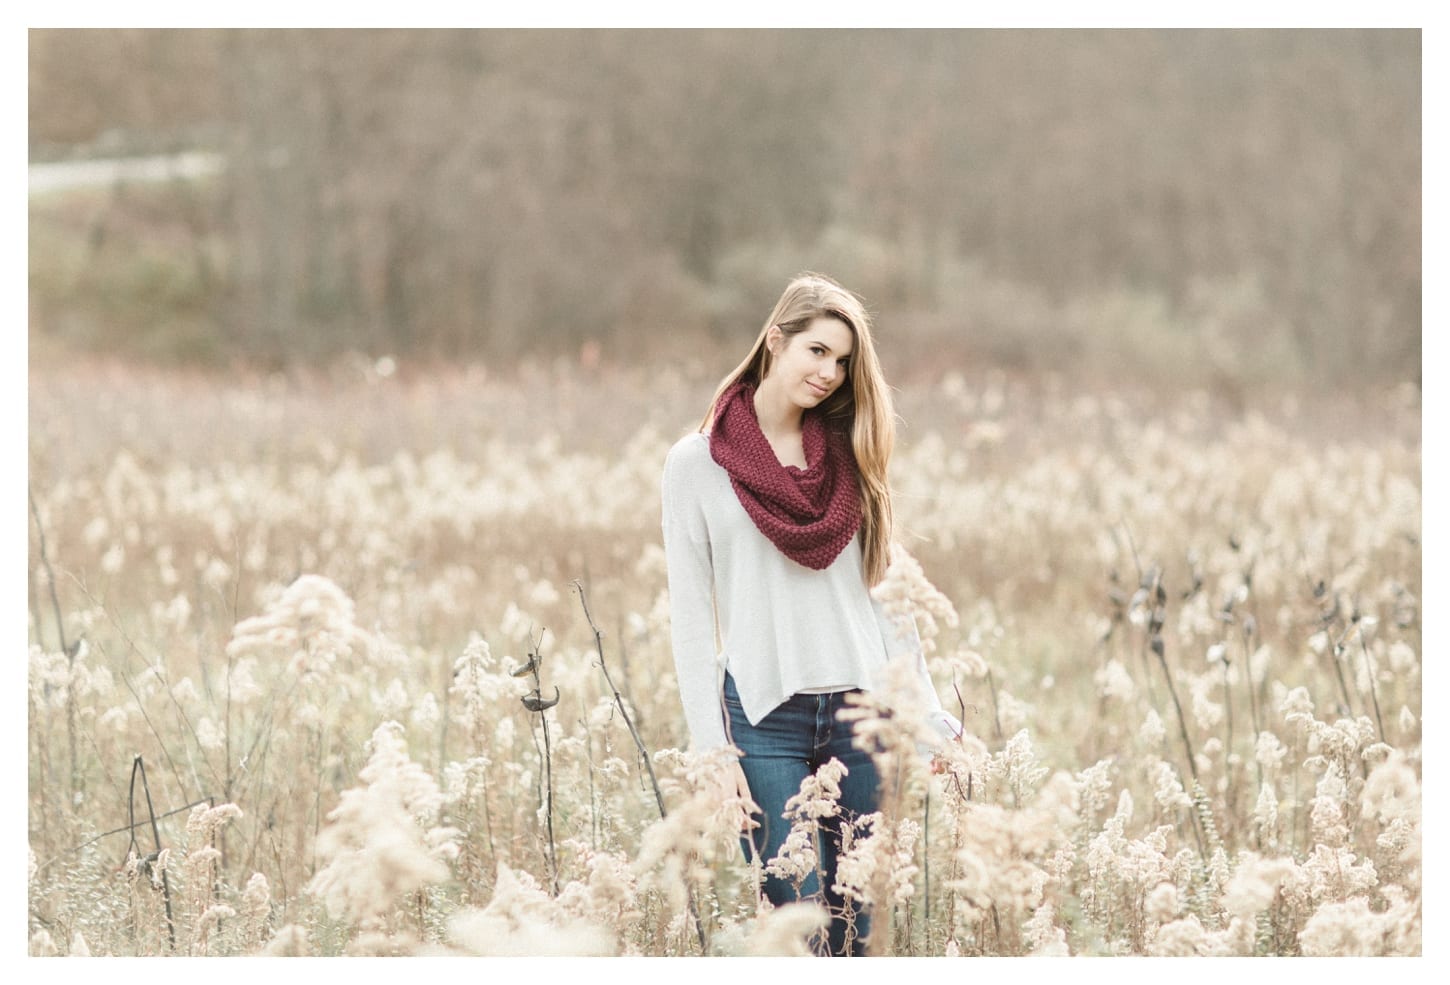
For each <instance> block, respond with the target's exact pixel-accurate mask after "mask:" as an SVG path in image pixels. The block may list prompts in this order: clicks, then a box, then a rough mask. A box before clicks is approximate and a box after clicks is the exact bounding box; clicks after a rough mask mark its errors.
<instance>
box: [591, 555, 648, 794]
mask: <svg viewBox="0 0 1450 985" xmlns="http://www.w3.org/2000/svg"><path fill="white" fill-rule="evenodd" d="M574 588H575V590H576V591H578V593H579V604H580V605H581V606H583V608H584V618H585V619H586V620H587V621H588V623H589V628H590V629H591V630H592V631H593V632H594V649H595V651H596V652H597V653H598V654H599V669H600V670H601V671H602V672H603V673H604V682H605V683H606V684H608V685H609V690H610V692H611V693H612V694H613V695H614V703H615V705H616V706H617V707H618V708H619V713H620V714H621V715H623V716H624V724H625V726H626V727H628V729H629V735H630V738H632V739H634V745H635V748H636V749H638V750H639V758H640V761H641V762H643V763H644V768H645V771H646V772H647V773H648V774H649V782H650V786H651V787H653V788H654V794H655V805H656V806H657V807H658V808H659V811H660V817H662V818H663V817H664V816H665V796H664V794H663V793H661V792H660V784H659V780H657V779H656V778H655V770H654V766H653V764H652V762H651V760H650V755H649V750H648V749H646V748H645V745H644V740H643V739H641V738H640V737H639V731H638V730H637V729H636V728H635V727H634V720H633V719H632V718H630V715H629V709H628V708H627V707H625V704H624V697H623V695H621V694H620V693H619V688H617V687H615V686H614V678H612V677H611V676H610V675H609V665H608V664H607V663H605V662H604V636H603V634H601V633H600V632H599V627H598V626H597V625H595V623H594V617H593V616H592V615H590V614H589V601H588V599H586V598H585V597H584V586H583V585H581V584H580V583H579V582H578V581H575V582H574Z"/></svg>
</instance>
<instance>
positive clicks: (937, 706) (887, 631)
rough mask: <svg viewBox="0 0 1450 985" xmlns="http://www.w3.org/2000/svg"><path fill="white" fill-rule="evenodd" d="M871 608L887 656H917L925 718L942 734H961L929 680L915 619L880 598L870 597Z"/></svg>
mask: <svg viewBox="0 0 1450 985" xmlns="http://www.w3.org/2000/svg"><path fill="white" fill-rule="evenodd" d="M871 611H872V612H874V613H875V614H876V623H877V625H878V626H880V627H881V637H882V638H883V639H884V640H885V641H886V658H887V659H888V660H891V659H894V658H896V657H899V656H901V655H903V654H909V655H911V656H912V657H914V658H915V660H916V674H917V680H918V681H919V682H920V684H921V690H922V697H923V698H924V699H925V701H926V707H927V712H928V716H927V717H928V720H929V721H930V722H931V724H932V726H933V727H934V728H935V729H936V730H937V731H938V732H939V733H941V735H942V736H943V737H944V738H949V739H954V738H956V737H957V736H959V735H961V734H962V723H961V722H959V721H957V719H956V716H954V715H952V714H951V713H950V712H948V711H946V710H945V709H944V708H942V703H941V698H940V696H938V695H937V693H936V685H935V684H934V683H932V679H931V673H930V672H929V671H928V670H927V669H926V654H925V652H924V651H923V648H922V645H921V634H920V633H918V632H917V629H916V619H915V618H914V617H912V616H911V615H910V614H909V613H907V614H903V615H900V616H896V615H893V614H891V613H888V612H887V611H886V606H885V605H884V604H882V602H881V601H880V600H879V599H876V598H872V599H871Z"/></svg>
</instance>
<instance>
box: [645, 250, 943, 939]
mask: <svg viewBox="0 0 1450 985" xmlns="http://www.w3.org/2000/svg"><path fill="white" fill-rule="evenodd" d="M894 440H895V421H894V416H893V411H892V405H891V396H890V393H889V391H888V389H887V387H886V383H885V380H884V379H883V378H882V375H881V367H880V364H879V363H878V362H877V359H876V352H875V349H874V348H873V346H872V341H871V323H870V319H869V318H868V317H867V314H866V310H865V308H864V307H863V306H862V304H861V301H860V300H859V299H858V298H857V297H856V296H855V295H854V294H852V293H850V292H849V291H847V290H845V289H844V288H843V287H841V286H840V285H839V284H837V283H836V282H835V281H833V280H831V279H830V278H828V277H824V276H821V275H819V274H803V275H801V276H799V277H797V278H795V279H794V280H792V281H791V282H790V284H789V285H788V286H787V287H786V289H785V293H784V294H782V295H781V298H780V300H779V301H778V302H777V303H776V305H775V310H774V311H772V312H771V314H770V318H769V320H768V321H766V323H765V326H764V328H762V329H761V331H760V335H759V337H758V338H757V339H756V340H755V345H754V347H753V348H752V349H751V351H750V354H749V355H748V356H747V357H746V358H745V360H744V361H743V362H742V363H741V364H740V365H739V366H737V367H736V368H735V369H734V370H733V371H732V372H731V373H730V374H729V375H728V376H726V377H725V379H724V381H722V382H721V384H720V386H719V388H718V389H717V390H716V392H715V397H714V399H713V400H712V401H711V402H710V408H709V410H708V412H707V413H706V414H705V419H704V421H703V422H702V424H701V426H700V430H699V431H697V432H694V433H691V434H688V435H686V436H685V437H684V438H682V439H681V440H680V441H679V442H678V443H676V444H675V446H674V447H673V448H671V449H670V453H669V455H668V457H667V458H666V460H665V469H664V479H663V483H662V494H663V527H664V542H665V556H666V560H667V567H668V573H669V590H670V623H671V643H672V645H673V649H674V657H675V667H676V671H677V675H678V679H679V687H680V697H681V699H682V702H683V704H684V711H685V720H686V724H687V725H688V727H689V730H690V738H691V742H692V744H693V746H694V748H696V749H711V748H717V747H721V746H727V745H734V746H735V747H736V748H738V749H739V750H740V752H741V754H742V755H741V758H740V760H739V764H738V766H737V767H736V768H735V769H734V770H733V771H732V775H731V776H730V777H729V778H726V779H724V780H723V781H722V782H724V783H726V784H727V789H729V788H730V787H733V788H734V789H735V790H736V791H738V792H740V793H748V795H749V796H750V798H751V799H753V800H754V801H755V803H756V804H757V805H758V806H759V808H760V813H759V814H756V815H754V817H753V818H752V820H753V821H754V822H755V824H754V826H753V828H752V829H751V831H750V834H749V836H748V837H742V839H741V845H742V848H743V849H744V850H745V854H746V857H747V859H749V858H750V857H751V856H752V853H754V854H757V855H758V856H759V858H760V860H761V861H762V863H764V862H768V861H769V860H770V859H771V858H773V857H774V856H775V855H776V853H777V852H778V851H779V850H780V848H781V846H782V845H783V844H784V843H785V840H786V836H787V835H788V834H789V832H790V823H789V821H787V820H786V819H785V817H784V814H785V803H786V800H787V799H789V798H790V797H791V796H793V795H794V794H795V793H797V792H798V791H799V789H800V785H801V781H802V780H804V779H805V778H806V777H807V776H808V775H809V774H811V773H814V772H815V771H816V769H817V768H819V767H820V766H821V765H823V764H824V763H827V762H829V761H830V760H831V759H832V758H833V757H834V758H836V759H839V760H840V761H841V763H842V764H844V765H845V767H846V769H847V773H846V775H845V777H844V778H843V779H842V781H841V797H840V801H839V804H840V807H841V810H842V813H843V815H844V816H845V817H846V818H849V817H853V816H857V815H862V814H867V813H870V812H872V811H874V810H876V809H877V802H878V790H877V787H878V784H879V781H878V777H877V773H876V769H875V767H874V766H873V764H872V762H871V758H870V756H869V755H868V754H867V753H866V752H864V751H863V750H860V749H856V748H854V747H853V746H852V744H851V731H850V727H849V726H848V725H847V724H845V723H842V722H838V721H837V720H836V713H837V712H838V711H840V710H841V709H842V708H843V707H845V705H846V700H845V697H846V695H847V694H848V693H850V692H851V691H853V690H857V689H863V690H869V689H870V687H871V684H872V679H873V675H874V674H875V673H877V672H878V671H879V670H880V668H881V667H882V666H883V665H884V664H885V663H886V662H887V661H888V660H889V659H890V658H892V657H895V656H897V655H898V654H901V653H913V654H915V656H916V660H917V663H918V669H919V675H920V680H921V683H922V687H923V690H924V695H923V698H924V700H925V701H926V702H927V704H928V706H929V707H930V708H931V709H932V710H933V715H934V717H935V718H936V719H937V721H938V722H939V723H940V726H941V729H942V731H943V734H955V731H954V729H959V727H960V726H958V725H956V720H955V719H953V718H952V717H951V716H950V715H947V714H946V713H945V712H943V711H942V710H941V703H940V700H939V698H938V697H937V695H936V691H935V689H934V688H933V686H932V683H931V679H930V677H929V676H928V674H927V671H926V664H925V661H924V660H923V659H922V655H921V644H920V640H919V638H918V637H917V633H916V629H915V626H914V625H906V626H903V625H902V624H900V623H899V622H897V621H896V620H893V619H891V618H890V617H888V616H887V614H886V613H885V611H884V609H883V607H882V606H881V604H880V603H879V602H877V601H875V600H874V599H873V598H872V597H871V595H870V593H869V589H870V588H871V587H872V586H874V585H875V584H877V583H878V582H879V581H881V579H882V577H883V575H884V574H885V572H886V565H887V561H888V559H889V550H890V542H891V522H892V513H891V493H890V489H889V488H888V485H887V476H886V470H887V465H888V462H889V460H890V457H891V450H892V445H893V443H894ZM717 632H718V638H719V642H720V649H719V650H717V647H716V639H717ZM742 787H743V789H742ZM836 823H837V824H839V819H838V820H837V822H836ZM823 828H825V831H824V833H825V837H823V838H822V839H821V841H822V844H821V845H820V846H819V847H820V861H821V866H820V867H821V870H822V872H823V874H824V876H825V878H824V880H823V883H824V885H821V884H819V882H820V881H818V880H817V877H816V876H815V875H814V874H811V875H809V876H807V878H806V879H805V881H804V882H803V883H802V884H801V886H800V890H799V896H800V897H801V898H804V897H816V898H822V899H823V902H824V903H825V904H826V906H827V908H828V909H829V910H830V912H831V914H832V920H831V925H830V929H829V935H828V936H829V942H828V949H829V953H830V954H833V955H856V954H862V953H864V942H865V939H866V936H867V934H868V933H869V915H868V914H866V913H860V912H856V911H855V910H854V909H852V908H851V907H849V906H848V904H847V903H846V901H844V900H842V898H841V896H840V895H839V894H838V893H836V892H835V890H834V889H833V888H832V886H833V883H834V882H835V868H836V865H835V863H836V856H837V852H838V850H839V836H838V834H837V833H836V832H837V828H832V827H827V826H826V825H825V824H823ZM765 894H766V897H767V898H768V899H769V900H770V901H771V902H772V903H774V904H776V905H781V904H784V903H787V902H790V901H792V900H794V899H796V898H797V890H796V887H795V886H794V885H793V884H792V883H791V882H789V881H786V880H784V879H780V878H777V877H775V876H770V875H767V876H766V878H765Z"/></svg>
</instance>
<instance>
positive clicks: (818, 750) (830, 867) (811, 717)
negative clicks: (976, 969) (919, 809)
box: [725, 673, 881, 956]
mask: <svg viewBox="0 0 1450 985" xmlns="http://www.w3.org/2000/svg"><path fill="white" fill-rule="evenodd" d="M847 693H848V692H845V691H838V692H835V693H834V694H796V695H792V696H791V697H790V698H787V699H786V701H785V703H784V704H782V705H780V706H779V707H778V708H776V709H775V710H773V711H772V712H770V714H768V715H766V716H765V717H764V718H762V719H761V720H760V724H759V725H751V724H750V721H749V720H748V719H747V718H746V717H745V711H744V709H743V708H742V707H741V706H740V693H739V692H738V691H737V690H736V689H735V680H734V678H732V677H731V676H730V675H729V674H728V673H727V674H726V675H725V708H726V711H727V712H728V713H729V716H730V720H729V725H730V737H731V739H732V740H733V741H734V743H735V745H737V746H738V747H739V748H740V751H741V752H742V753H744V756H743V757H742V758H741V760H740V767H741V769H742V770H744V771H745V782H746V784H747V785H748V786H749V787H750V796H751V798H752V799H753V800H754V801H755V802H756V804H757V805H759V807H760V809H761V813H759V814H756V815H754V819H755V820H756V821H757V822H759V824H760V826H759V827H758V828H754V829H752V830H751V832H750V833H749V835H748V836H744V837H742V838H741V839H740V845H741V848H742V849H743V850H744V852H745V858H746V860H747V861H749V860H751V858H752V853H754V854H758V855H759V857H760V862H761V865H762V866H764V864H765V863H766V862H768V861H770V859H772V858H774V857H775V855H776V854H777V853H778V852H779V851H780V848H781V846H782V845H784V844H785V839H786V836H787V835H789V834H790V827H791V825H790V822H789V821H788V820H786V818H785V802H786V801H787V800H789V799H790V798H791V797H793V796H795V794H797V793H799V792H800V787H801V781H802V780H804V779H805V778H806V777H807V776H809V775H810V774H812V773H814V772H815V771H816V770H817V769H818V768H819V767H820V766H822V765H824V764H825V763H828V762H830V761H831V759H832V758H835V759H839V760H840V761H841V763H842V764H843V765H844V766H845V767H846V770H847V773H846V775H845V776H844V777H842V778H841V798H840V801H839V804H840V807H841V814H842V815H844V816H845V818H847V819H851V818H855V817H858V816H860V815H863V814H870V813H871V812H873V811H875V810H877V809H878V804H879V803H880V789H879V788H880V785H881V780H880V778H879V776H878V775H877V773H876V766H875V764H874V763H872V761H871V757H870V756H869V755H868V754H867V753H866V752H865V751H863V750H861V749H857V748H855V747H854V746H852V745H851V727H850V724H849V723H847V722H838V721H836V712H838V711H840V710H841V709H842V708H844V707H846V701H845V695H846V694H847ZM840 823H841V819H840V818H824V819H822V820H821V822H820V826H821V837H820V838H819V839H818V841H819V844H818V845H817V852H818V855H819V858H820V863H819V866H818V867H819V869H820V871H821V872H822V873H823V874H824V875H825V887H824V891H822V887H821V885H820V880H819V879H818V878H817V877H816V874H815V873H814V872H813V873H811V874H809V875H808V876H806V878H805V880H804V881H803V882H802V883H801V886H800V889H799V892H797V889H796V887H795V885H794V884H793V883H791V882H790V881H788V880H785V879H781V878H779V877H777V876H772V875H769V874H765V878H764V883H765V886H764V889H765V896H766V899H768V900H770V902H771V903H773V904H774V905H776V906H782V905H784V904H786V903H790V902H793V901H795V900H797V899H806V898H815V899H817V900H819V901H820V902H822V903H824V904H825V905H826V908H827V909H828V910H829V911H830V913H831V925H830V930H829V934H828V947H829V953H831V954H833V955H841V956H858V955H863V954H865V953H866V950H865V946H864V942H865V940H866V936H867V934H868V933H870V930H871V920H870V915H869V914H868V913H866V912H863V911H862V910H861V909H860V907H859V906H858V905H857V904H856V903H854V902H852V901H848V900H845V899H843V898H842V897H841V895H840V894H839V893H837V892H836V891H835V890H834V889H833V888H832V886H833V885H834V884H835V881H836V856H837V854H838V853H839V851H840V843H841V837H840V831H839V825H840ZM848 937H849V940H848Z"/></svg>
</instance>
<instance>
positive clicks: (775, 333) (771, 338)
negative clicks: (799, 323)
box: [765, 325, 785, 356]
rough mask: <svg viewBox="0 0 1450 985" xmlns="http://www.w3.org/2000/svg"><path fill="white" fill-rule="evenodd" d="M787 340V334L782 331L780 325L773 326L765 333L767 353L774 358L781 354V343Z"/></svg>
mask: <svg viewBox="0 0 1450 985" xmlns="http://www.w3.org/2000/svg"><path fill="white" fill-rule="evenodd" d="M784 338H785V333H784V332H782V331H781V330H780V326H779V325H772V326H770V328H769V329H768V330H767V331H766V333H765V351H766V352H769V353H770V354H771V355H772V356H776V355H779V354H780V343H781V340H782V339H784Z"/></svg>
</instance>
